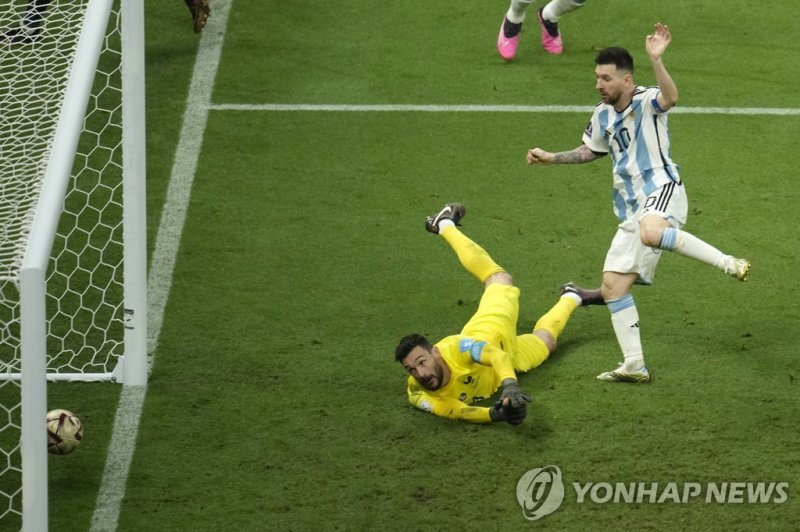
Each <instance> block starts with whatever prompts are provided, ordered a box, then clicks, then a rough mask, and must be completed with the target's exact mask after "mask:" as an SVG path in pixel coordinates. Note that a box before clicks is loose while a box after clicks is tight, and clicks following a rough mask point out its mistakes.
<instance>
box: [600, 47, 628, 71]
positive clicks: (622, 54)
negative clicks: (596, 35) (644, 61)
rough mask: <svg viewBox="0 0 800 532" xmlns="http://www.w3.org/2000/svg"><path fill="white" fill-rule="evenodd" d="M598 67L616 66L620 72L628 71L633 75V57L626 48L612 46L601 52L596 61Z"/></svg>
mask: <svg viewBox="0 0 800 532" xmlns="http://www.w3.org/2000/svg"><path fill="white" fill-rule="evenodd" d="M594 63H595V64H596V65H614V66H616V67H617V69H618V70H627V71H628V72H631V73H633V57H631V54H629V53H628V50H626V49H625V48H619V47H618V46H612V47H610V48H605V49H604V50H600V53H598V54H597V57H596V58H595V60H594Z"/></svg>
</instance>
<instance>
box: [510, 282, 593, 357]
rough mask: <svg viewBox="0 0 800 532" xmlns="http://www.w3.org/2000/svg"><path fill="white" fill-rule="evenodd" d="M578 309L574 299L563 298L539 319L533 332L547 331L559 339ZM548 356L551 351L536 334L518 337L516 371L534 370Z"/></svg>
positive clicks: (515, 352) (515, 351)
mask: <svg viewBox="0 0 800 532" xmlns="http://www.w3.org/2000/svg"><path fill="white" fill-rule="evenodd" d="M576 308H578V304H577V303H576V302H575V300H574V299H572V298H569V297H562V298H561V299H559V300H558V303H556V304H555V305H554V306H553V308H551V309H550V310H549V311H547V313H546V314H545V315H544V316H542V317H541V318H539V321H537V322H536V325H534V327H533V330H534V331H538V330H544V331H547V332H548V333H550V335H551V336H552V337H553V339H558V336H559V335H560V334H561V333H562V332H563V331H564V327H566V326H567V322H568V321H569V317H570V316H571V315H572V312H573V311H574V310H575V309H576ZM548 356H550V349H549V348H548V347H547V344H545V343H544V341H543V340H542V339H541V338H539V337H538V336H536V335H535V334H530V333H528V334H521V335H519V336H517V345H516V349H515V350H514V354H513V357H512V360H513V362H514V369H515V370H517V371H519V372H523V371H528V370H530V369H533V368H535V367H536V366H538V365H540V364H541V363H542V362H544V361H545V360H547V357H548Z"/></svg>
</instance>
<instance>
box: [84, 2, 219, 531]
mask: <svg viewBox="0 0 800 532" xmlns="http://www.w3.org/2000/svg"><path fill="white" fill-rule="evenodd" d="M232 3H233V0H215V1H214V12H213V13H212V15H211V17H209V19H208V26H207V27H206V28H205V31H204V32H203V34H202V36H201V38H200V44H199V46H198V50H197V56H196V58H195V64H194V73H193V75H192V82H191V86H190V88H189V95H188V98H187V102H186V110H185V111H184V115H183V126H182V128H181V132H180V138H179V140H178V146H177V148H176V153H175V160H174V163H173V166H172V173H171V175H170V182H169V187H168V189H167V198H166V201H165V203H164V207H163V210H162V214H161V223H160V225H159V228H158V233H157V235H156V241H155V248H154V250H153V256H152V257H151V259H150V271H149V276H148V279H147V295H148V301H147V316H148V321H147V331H148V335H147V352H148V354H149V356H150V360H149V364H150V367H152V363H153V357H154V356H155V350H156V347H157V345H158V337H159V334H160V333H161V325H162V323H163V320H164V308H165V307H166V304H167V299H168V297H169V292H170V288H171V286H172V274H173V271H174V269H175V259H176V256H177V253H178V248H179V245H180V240H181V233H182V232H183V225H184V222H185V220H186V209H187V206H188V204H189V197H190V196H191V191H192V183H193V181H194V175H195V171H196V169H197V160H198V158H199V157H200V151H201V148H202V145H203V134H204V133H205V129H206V122H207V120H208V109H209V102H210V101H211V94H212V91H213V88H214V79H215V78H216V76H217V67H218V66H219V59H220V54H221V51H222V44H223V41H224V38H225V30H226V27H227V23H228V13H229V12H230V8H231V4H232ZM176 9H177V7H176ZM182 30H185V31H189V28H188V27H187V28H182ZM175 31H178V30H177V29H176V30H175ZM146 392H147V387H146V386H123V387H122V393H121V394H120V398H119V404H118V405H117V413H116V418H115V420H114V432H113V434H112V436H111V442H110V443H109V446H108V454H107V456H106V465H105V470H104V471H103V480H102V482H101V484H100V490H99V492H98V494H97V501H96V502H95V510H94V515H93V516H92V525H91V530H92V531H93V532H113V531H115V530H116V529H117V525H118V522H119V512H120V506H121V505H122V499H123V496H124V495H125V488H126V486H127V483H128V472H129V470H130V465H131V460H132V459H133V452H134V449H135V446H136V435H137V432H138V429H139V420H140V419H141V415H142V407H143V406H144V400H145V396H146Z"/></svg>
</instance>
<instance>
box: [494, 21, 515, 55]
mask: <svg viewBox="0 0 800 532" xmlns="http://www.w3.org/2000/svg"><path fill="white" fill-rule="evenodd" d="M505 25H506V17H503V23H502V24H500V34H499V35H498V36H497V52H498V53H499V54H500V57H502V58H503V59H505V60H506V61H511V60H512V59H514V56H515V55H517V46H519V33H518V34H517V35H516V36H515V37H511V38H510V39H507V38H506V35H505V33H504V32H503V28H504V27H505Z"/></svg>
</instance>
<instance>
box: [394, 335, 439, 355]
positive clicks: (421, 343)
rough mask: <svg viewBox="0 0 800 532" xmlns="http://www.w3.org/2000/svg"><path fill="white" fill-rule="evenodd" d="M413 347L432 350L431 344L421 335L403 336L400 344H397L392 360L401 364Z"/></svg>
mask: <svg viewBox="0 0 800 532" xmlns="http://www.w3.org/2000/svg"><path fill="white" fill-rule="evenodd" d="M415 347H424V348H425V349H427V350H428V351H430V350H432V349H433V344H431V343H430V342H429V341H428V339H427V338H425V337H424V336H422V335H421V334H409V335H408V336H404V337H403V338H402V339H401V340H400V343H399V344H397V347H396V348H395V350H394V359H395V360H396V361H397V362H402V361H403V359H404V358H406V357H407V356H408V354H409V353H410V352H411V350H412V349H414V348H415Z"/></svg>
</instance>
